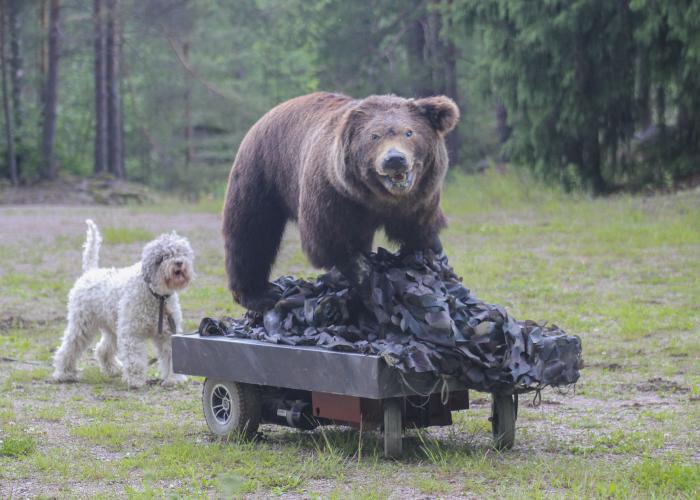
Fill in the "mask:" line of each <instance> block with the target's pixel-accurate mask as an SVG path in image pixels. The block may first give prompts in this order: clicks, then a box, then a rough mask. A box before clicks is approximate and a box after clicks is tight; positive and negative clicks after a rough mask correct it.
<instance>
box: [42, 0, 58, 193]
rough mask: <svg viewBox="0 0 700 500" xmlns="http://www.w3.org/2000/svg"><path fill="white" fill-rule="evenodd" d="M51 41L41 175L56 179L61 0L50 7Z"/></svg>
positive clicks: (45, 94) (49, 44)
mask: <svg viewBox="0 0 700 500" xmlns="http://www.w3.org/2000/svg"><path fill="white" fill-rule="evenodd" d="M49 11H50V12H49V35H48V38H49V42H48V54H47V59H48V60H47V63H48V64H47V72H46V84H45V85H44V109H43V122H44V123H43V127H42V141H41V153H42V160H43V162H42V168H41V175H42V177H43V178H44V179H55V178H56V173H57V168H56V156H55V151H54V143H55V138H56V105H57V103H58V59H59V44H60V38H61V32H60V13H61V6H60V1H59V0H51V2H50V7H49Z"/></svg>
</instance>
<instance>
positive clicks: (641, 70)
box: [637, 45, 652, 130]
mask: <svg viewBox="0 0 700 500" xmlns="http://www.w3.org/2000/svg"><path fill="white" fill-rule="evenodd" d="M637 50H638V52H639V57H638V61H637V65H638V66H637V81H638V82H639V83H638V90H637V92H638V93H639V94H638V96H637V109H638V119H639V126H640V128H641V129H642V130H645V129H647V128H648V127H649V126H650V125H651V121H652V120H651V63H650V61H649V50H648V49H647V48H646V47H644V46H642V45H638V46H637Z"/></svg>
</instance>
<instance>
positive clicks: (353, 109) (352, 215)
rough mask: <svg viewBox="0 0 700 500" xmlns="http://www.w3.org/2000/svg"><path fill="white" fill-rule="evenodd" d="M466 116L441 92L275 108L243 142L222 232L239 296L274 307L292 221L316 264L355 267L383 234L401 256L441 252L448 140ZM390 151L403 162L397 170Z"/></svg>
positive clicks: (316, 99)
mask: <svg viewBox="0 0 700 500" xmlns="http://www.w3.org/2000/svg"><path fill="white" fill-rule="evenodd" d="M458 119H459V110H458V108H457V106H456V105H455V104H454V102H453V101H452V100H450V99H449V98H447V97H444V96H439V97H429V98H424V99H418V100H413V99H403V98H401V97H396V96H371V97H368V98H366V99H361V100H355V99H352V98H350V97H347V96H345V95H340V94H331V93H325V92H318V93H315V94H309V95H305V96H301V97H297V98H295V99H291V100H289V101H287V102H284V103H282V104H280V105H278V106H277V107H275V108H273V109H272V110H271V111H269V112H268V113H267V114H266V115H264V116H263V117H262V118H261V119H260V120H259V121H258V122H257V123H256V124H255V125H253V127H252V128H251V129H250V131H249V132H248V133H247V134H246V136H245V138H244V139H243V142H242V143H241V145H240V148H239V150H238V154H237V155H236V160H235V162H234V164H233V168H232V169H231V173H230V176H229V183H228V190H227V193H226V201H225V205H224V213H223V216H224V220H223V236H224V240H225V247H226V271H227V273H228V279H229V288H230V289H231V292H232V293H233V296H234V298H235V299H236V300H237V301H238V302H240V303H241V304H242V305H244V306H246V307H248V308H250V309H254V310H262V309H265V308H266V307H269V306H270V305H271V304H272V303H274V297H273V296H271V295H270V293H271V292H270V288H269V283H268V279H269V274H270V270H271V267H272V264H273V263H274V260H275V257H276V255H277V251H278V248H279V245H280V241H281V238H282V233H283V232H284V228H285V225H286V223H287V221H288V220H290V219H291V220H296V221H298V224H299V231H300V233H301V242H302V249H303V250H304V253H305V254H306V255H307V256H308V258H309V260H310V261H311V263H312V264H313V265H314V266H316V267H322V268H330V267H332V266H338V267H339V268H340V269H341V270H343V269H347V268H348V266H350V265H352V262H353V259H355V258H357V257H358V256H359V255H360V254H361V253H363V252H368V251H370V249H371V247H372V239H373V236H374V233H375V231H376V230H377V229H379V228H380V227H384V229H385V231H386V234H387V235H388V237H389V238H390V239H391V240H393V241H396V242H399V243H401V244H402V246H403V248H404V249H420V248H428V247H433V248H437V247H439V245H440V243H439V239H438V233H439V231H440V230H441V229H442V228H443V227H445V225H446V220H445V216H444V215H443V213H442V211H441V210H440V207H439V204H440V190H441V187H442V183H443V179H444V177H445V174H446V172H447V167H448V158H447V150H446V148H445V135H446V134H447V133H448V132H450V131H451V130H452V129H453V128H454V127H455V125H456V124H457V121H458ZM391 155H399V156H402V157H403V160H400V161H402V162H404V163H402V166H401V168H399V169H398V170H396V172H398V173H394V172H395V171H394V170H390V169H389V167H388V165H394V166H396V163H393V164H391V163H387V162H388V160H387V158H389V157H390V156H391ZM387 172H389V173H390V174H391V175H390V176H387V175H382V174H387ZM397 179H398V180H397Z"/></svg>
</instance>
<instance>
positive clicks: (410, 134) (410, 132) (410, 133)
mask: <svg viewBox="0 0 700 500" xmlns="http://www.w3.org/2000/svg"><path fill="white" fill-rule="evenodd" d="M404 135H405V136H406V137H411V136H412V135H413V130H407V131H406V133H405V134H404Z"/></svg>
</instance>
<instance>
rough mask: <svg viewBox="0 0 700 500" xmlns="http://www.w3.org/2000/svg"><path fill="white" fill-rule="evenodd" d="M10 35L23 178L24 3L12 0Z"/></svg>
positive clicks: (14, 103)
mask: <svg viewBox="0 0 700 500" xmlns="http://www.w3.org/2000/svg"><path fill="white" fill-rule="evenodd" d="M8 9H9V10H8V16H9V30H8V31H9V33H10V82H11V84H12V116H13V118H14V135H15V145H16V149H15V152H16V158H17V176H18V177H20V176H21V170H22V147H21V144H22V124H23V121H24V107H23V106H22V84H23V80H24V69H23V67H22V66H23V63H22V39H21V37H20V33H21V29H22V2H21V0H10V1H9V2H8Z"/></svg>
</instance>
